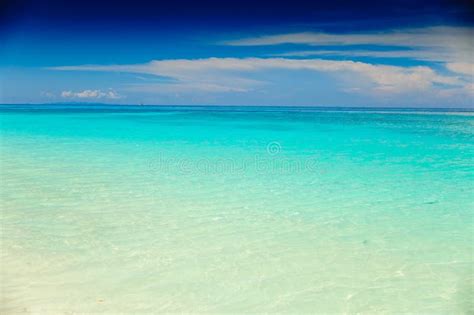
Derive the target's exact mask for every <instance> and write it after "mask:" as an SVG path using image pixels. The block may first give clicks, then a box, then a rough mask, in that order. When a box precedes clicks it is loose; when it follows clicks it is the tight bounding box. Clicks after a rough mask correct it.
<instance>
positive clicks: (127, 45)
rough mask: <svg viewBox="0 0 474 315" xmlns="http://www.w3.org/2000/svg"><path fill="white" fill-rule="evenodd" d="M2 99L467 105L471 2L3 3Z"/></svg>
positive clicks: (470, 89) (470, 69)
mask: <svg viewBox="0 0 474 315" xmlns="http://www.w3.org/2000/svg"><path fill="white" fill-rule="evenodd" d="M0 14H1V16H0V18H1V24H0V27H1V29H0V42H1V44H0V45H1V46H0V102H2V103H24V102H31V103H48V102H105V103H121V104H122V103H123V104H137V103H145V104H211V105H219V104H223V105H226V104H230V105H317V106H397V107H400V106H407V107H470V106H472V97H473V95H474V93H473V77H472V75H473V66H472V65H473V60H472V59H473V47H474V45H473V36H472V35H473V34H474V33H473V28H472V26H473V16H474V11H473V6H472V5H470V3H469V1H436V0H435V1H377V2H372V1H370V2H369V1H327V2H322V1H321V2H320V1H300V0H296V1H286V2H277V1H256V0H254V1H210V0H207V1H167V2H165V1H143V0H136V1H126V2H125V1H98V0H96V1H48V0H43V1H7V2H2V5H1V9H0Z"/></svg>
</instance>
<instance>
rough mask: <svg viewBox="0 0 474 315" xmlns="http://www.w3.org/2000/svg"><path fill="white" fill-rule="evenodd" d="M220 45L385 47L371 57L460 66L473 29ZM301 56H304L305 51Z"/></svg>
mask: <svg viewBox="0 0 474 315" xmlns="http://www.w3.org/2000/svg"><path fill="white" fill-rule="evenodd" d="M222 44H224V45H230V46H263V45H280V44H300V45H301V44H302V45H309V46H336V47H337V46H350V45H376V46H389V49H388V51H386V52H380V51H378V52H377V51H374V52H373V55H372V56H384V55H385V56H386V57H409V58H413V59H418V60H429V61H441V62H460V61H472V59H473V51H474V49H473V48H474V28H471V27H449V26H438V27H426V28H414V29H402V30H391V31H385V32H376V33H374V32H372V33H371V32H365V33H350V34H334V33H314V32H302V33H290V34H276V35H265V36H259V37H252V38H244V39H237V40H231V41H224V42H222ZM394 46H395V47H404V48H411V50H404V51H400V49H397V50H394V49H391V48H390V47H394ZM344 52H345V54H344ZM292 53H293V56H295V55H294V54H295V53H296V54H297V53H298V52H292ZM303 53H307V51H305V52H303ZM334 53H335V52H334ZM335 54H336V53H335ZM337 54H338V55H347V56H355V55H356V54H354V53H353V52H352V51H350V50H346V51H339V52H338V53H337Z"/></svg>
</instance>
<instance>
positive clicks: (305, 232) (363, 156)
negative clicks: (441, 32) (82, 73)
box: [0, 105, 474, 314]
mask: <svg viewBox="0 0 474 315" xmlns="http://www.w3.org/2000/svg"><path fill="white" fill-rule="evenodd" d="M0 132H1V134H0V135H1V136H0V191H1V195H0V197H1V199H0V201H1V203H0V205H1V217H0V227H1V247H0V249H1V261H0V263H1V265H0V267H1V268H0V272H1V278H0V280H1V281H0V285H1V300H0V302H1V303H0V304H1V305H0V313H2V314H17V313H27V314H28V313H33V314H90V313H104V314H111V313H114V314H117V313H123V314H125V313H137V314H138V313H157V312H180V313H294V314H301V313H331V314H333V313H334V314H335V313H337V314H340V313H364V314H367V313H371V314H400V313H425V314H426V313H430V314H432V313H440V314H448V313H449V314H467V313H471V314H472V313H473V312H474V306H473V302H472V301H474V293H473V286H474V285H473V281H474V276H473V273H474V269H473V266H474V194H473V193H474V170H473V165H474V114H473V113H472V112H469V111H443V110H436V111H435V110H425V111H416V110H395V109H392V110H382V109H322V108H291V107H288V108H285V107H276V108H262V107H254V108H252V107H148V106H136V107H134V106H80V105H71V106H59V105H56V106H27V105H25V106H21V105H10V106H8V105H2V106H0Z"/></svg>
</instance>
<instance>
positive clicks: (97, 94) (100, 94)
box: [61, 89, 121, 99]
mask: <svg viewBox="0 0 474 315" xmlns="http://www.w3.org/2000/svg"><path fill="white" fill-rule="evenodd" d="M61 97H63V98H82V99H84V98H95V99H101V98H107V99H119V98H121V96H120V95H118V94H117V92H115V91H114V90H112V89H109V90H107V91H102V90H84V91H79V92H73V91H62V92H61Z"/></svg>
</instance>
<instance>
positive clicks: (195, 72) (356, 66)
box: [53, 58, 471, 97]
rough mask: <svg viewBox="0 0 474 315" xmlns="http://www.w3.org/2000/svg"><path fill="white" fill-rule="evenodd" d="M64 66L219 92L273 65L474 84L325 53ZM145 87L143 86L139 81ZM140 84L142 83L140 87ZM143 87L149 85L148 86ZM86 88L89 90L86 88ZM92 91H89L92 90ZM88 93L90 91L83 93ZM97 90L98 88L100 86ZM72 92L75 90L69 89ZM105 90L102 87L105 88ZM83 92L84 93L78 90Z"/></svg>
mask: <svg viewBox="0 0 474 315" xmlns="http://www.w3.org/2000/svg"><path fill="white" fill-rule="evenodd" d="M451 68H452V71H456V72H458V73H459V72H460V71H461V73H464V68H463V65H453V66H451ZM53 69H55V70H62V71H106V72H130V73H143V74H151V75H157V76H164V77H168V78H171V79H172V81H171V82H170V83H160V84H155V85H148V88H149V89H150V86H155V87H156V88H161V89H163V88H164V87H173V88H174V89H177V88H180V87H182V88H183V89H187V90H192V89H196V90H204V91H216V92H226V91H234V92H236V91H237V92H246V91H249V90H251V89H254V88H257V87H258V86H259V85H261V84H264V83H265V82H263V81H259V80H255V79H252V78H249V75H250V74H252V75H253V76H255V75H258V74H259V73H260V74H261V73H266V72H268V71H272V70H275V69H277V70H285V71H310V72H319V73H330V74H336V75H339V76H340V77H341V78H343V79H345V80H346V81H349V82H350V84H352V85H353V86H350V87H349V88H358V87H360V86H359V85H362V86H363V87H364V88H365V89H366V91H368V92H379V93H380V92H383V93H404V92H410V91H420V90H427V89H430V88H432V87H434V86H437V87H438V88H440V89H442V88H453V87H464V86H465V85H466V84H469V83H471V82H469V80H465V79H463V78H462V77H460V76H458V75H442V74H439V73H437V72H436V71H435V70H433V69H432V68H430V67H427V66H412V67H401V66H391V65H374V64H369V63H364V62H357V61H347V60H343V61H341V60H324V59H289V58H205V59H174V60H154V61H151V62H149V63H145V64H131V65H81V66H63V67H55V68H53ZM138 87H139V86H138ZM135 88H137V87H135ZM142 88H143V86H142ZM84 92H85V91H84ZM91 92H94V91H89V92H88V94H91ZM83 94H87V93H83ZM94 94H97V92H95V93H94ZM68 95H69V94H68ZM99 95H100V93H99ZM76 96H77V97H80V96H79V95H78V94H77V93H76Z"/></svg>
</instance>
